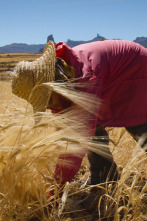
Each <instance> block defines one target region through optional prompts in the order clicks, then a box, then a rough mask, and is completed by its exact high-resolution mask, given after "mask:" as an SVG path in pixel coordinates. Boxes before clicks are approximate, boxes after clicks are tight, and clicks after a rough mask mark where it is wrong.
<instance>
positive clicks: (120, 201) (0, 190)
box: [0, 82, 147, 221]
mask: <svg viewBox="0 0 147 221" xmlns="http://www.w3.org/2000/svg"><path fill="white" fill-rule="evenodd" d="M10 85H11V83H10V82H5V83H2V82H0V91H1V93H0V135H1V136H0V180H1V182H0V208H1V209H0V220H72V217H73V219H76V220H94V217H93V215H92V212H91V211H90V212H89V211H86V209H85V208H84V207H82V206H81V205H82V204H80V202H81V197H83V196H87V194H89V193H91V191H90V188H89V187H88V188H85V187H84V186H83V187H81V185H80V184H79V182H78V181H80V180H81V179H82V178H84V177H87V176H88V167H89V166H88V162H87V158H86V157H85V158H84V163H83V164H82V166H81V169H80V171H79V173H78V175H77V176H76V177H75V179H74V180H73V181H72V182H71V183H70V184H67V185H66V186H65V189H64V197H63V198H62V201H61V200H59V191H58V184H57V183H56V182H55V180H54V179H53V172H54V168H55V164H56V163H57V159H58V156H59V155H60V154H62V153H65V152H70V153H74V154H78V155H79V154H83V151H85V149H86V148H90V146H91V144H90V142H89V139H88V136H90V135H87V133H88V132H87V128H86V126H84V125H83V122H82V121H80V122H79V120H78V121H77V116H78V117H79V116H80V115H81V112H80V110H78V112H77V111H75V110H70V111H68V112H66V113H64V114H62V115H52V114H51V113H50V112H47V113H46V114H44V115H43V118H42V121H41V122H40V123H39V124H38V125H35V124H34V116H33V111H32V107H31V106H30V105H28V104H27V103H26V102H25V101H24V100H22V99H20V98H17V97H16V96H14V95H12V93H11V89H10ZM57 90H59V88H58V86H57ZM72 96H73V97H75V95H74V94H73V95H72ZM79 99H80V98H79ZM78 102H79V101H78ZM83 105H84V104H83ZM82 115H83V112H82ZM78 119H79V118H78ZM75 122H76V124H75ZM107 130H108V132H109V135H110V138H111V140H112V141H113V143H111V144H110V145H111V148H112V151H113V154H114V158H115V160H116V162H117V164H118V166H119V168H122V167H123V170H121V178H120V180H119V181H118V182H117V183H116V187H115V189H114V187H112V185H111V183H110V184H105V185H101V186H97V188H98V189H102V188H103V189H104V192H103V194H102V195H101V197H99V195H97V196H98V198H99V200H98V201H97V206H96V208H98V209H97V215H98V216H99V220H100V219H101V220H103V218H104V217H105V218H107V219H106V220H116V221H117V220H134V221H135V220H140V221H141V220H145V214H146V208H145V206H146V198H145V197H146V196H145V194H146V166H147V160H146V154H145V153H144V152H143V151H141V149H140V147H138V146H136V143H135V142H134V141H132V139H131V137H129V135H128V134H127V132H126V131H125V129H124V128H123V129H120V128H115V129H114V128H107ZM115 144H117V146H116V145H115ZM103 148H104V151H103V153H102V152H101V150H100V149H99V148H98V147H97V151H98V152H101V154H105V153H106V152H107V151H106V149H107V147H103ZM103 186H104V187H103ZM53 188H54V189H55V197H54V198H52V197H51V198H50V199H47V194H48V193H49V192H50V191H51V190H52V189H53ZM68 191H69V192H68ZM67 195H69V196H68V197H67ZM66 198H67V199H66ZM65 200H66V203H65V202H64V201H65ZM57 201H59V202H60V204H59V208H58V209H56V207H55V205H56V202H57ZM64 203H65V205H64ZM51 205H52V209H51ZM76 211H77V212H76ZM73 214H74V215H73ZM96 219H97V220H98V218H96Z"/></svg>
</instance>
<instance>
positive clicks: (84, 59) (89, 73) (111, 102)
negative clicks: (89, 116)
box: [56, 40, 147, 127]
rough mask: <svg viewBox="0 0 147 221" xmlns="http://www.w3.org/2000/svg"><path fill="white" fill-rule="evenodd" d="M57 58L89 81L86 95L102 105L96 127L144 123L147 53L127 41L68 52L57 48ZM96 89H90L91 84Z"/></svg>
mask: <svg viewBox="0 0 147 221" xmlns="http://www.w3.org/2000/svg"><path fill="white" fill-rule="evenodd" d="M56 49H57V56H58V57H61V58H63V59H64V60H65V61H66V62H67V63H68V64H69V65H71V66H72V67H74V68H75V69H76V77H82V81H86V82H87V81H88V82H89V87H88V88H87V92H88V93H93V94H95V95H96V96H97V97H99V98H100V99H102V101H103V105H104V110H103V111H101V110H100V115H101V119H97V118H96V117H94V127H95V126H96V125H103V124H104V125H105V126H107V127H108V126H112V127H114V126H117V127H127V126H135V125H139V124H144V123H147V49H146V48H144V47H143V46H141V45H139V44H137V43H134V42H129V41H122V40H106V41H97V42H92V43H88V44H82V45H79V46H76V47H74V48H70V47H69V46H68V45H67V44H66V43H63V42H59V43H58V44H56ZM91 83H92V84H94V85H95V87H94V89H93V88H90V84H91Z"/></svg>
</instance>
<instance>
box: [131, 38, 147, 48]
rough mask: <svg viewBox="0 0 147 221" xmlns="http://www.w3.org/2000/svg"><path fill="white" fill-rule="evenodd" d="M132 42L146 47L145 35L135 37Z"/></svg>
mask: <svg viewBox="0 0 147 221" xmlns="http://www.w3.org/2000/svg"><path fill="white" fill-rule="evenodd" d="M134 42H136V43H138V44H141V45H143V46H146V47H147V37H137V38H136V39H135V40H134Z"/></svg>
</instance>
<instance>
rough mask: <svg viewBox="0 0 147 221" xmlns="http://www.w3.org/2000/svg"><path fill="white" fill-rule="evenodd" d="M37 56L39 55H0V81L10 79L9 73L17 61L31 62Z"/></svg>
mask: <svg viewBox="0 0 147 221" xmlns="http://www.w3.org/2000/svg"><path fill="white" fill-rule="evenodd" d="M39 56H40V54H29V53H10V54H0V80H5V79H8V78H10V72H11V71H12V70H13V69H14V67H15V65H16V64H17V63H18V62H19V61H26V60H27V61H33V60H35V59H36V58H38V57H39Z"/></svg>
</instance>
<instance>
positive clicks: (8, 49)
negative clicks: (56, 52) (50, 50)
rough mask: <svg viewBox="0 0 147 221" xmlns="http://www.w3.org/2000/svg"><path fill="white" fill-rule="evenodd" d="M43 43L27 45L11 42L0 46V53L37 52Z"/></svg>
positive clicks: (42, 46)
mask: <svg viewBox="0 0 147 221" xmlns="http://www.w3.org/2000/svg"><path fill="white" fill-rule="evenodd" d="M44 46H45V44H39V45H35V44H32V45H28V44H23V43H13V44H10V45H6V46H3V47H0V53H38V52H39V50H40V48H44Z"/></svg>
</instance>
